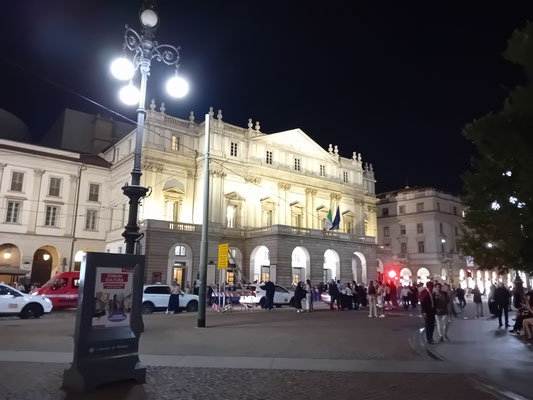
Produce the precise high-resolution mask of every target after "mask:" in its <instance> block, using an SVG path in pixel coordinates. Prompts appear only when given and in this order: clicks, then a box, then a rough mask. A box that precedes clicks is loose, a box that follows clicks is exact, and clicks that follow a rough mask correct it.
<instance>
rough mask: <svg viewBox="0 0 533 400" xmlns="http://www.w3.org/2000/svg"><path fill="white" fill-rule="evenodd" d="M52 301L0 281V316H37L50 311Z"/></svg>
mask: <svg viewBox="0 0 533 400" xmlns="http://www.w3.org/2000/svg"><path fill="white" fill-rule="evenodd" d="M52 307H53V306H52V302H51V301H50V299H48V298H46V297H43V296H34V295H30V294H25V293H22V292H20V291H18V290H17V289H14V288H12V287H11V286H8V285H5V284H3V283H0V316H4V317H7V316H18V317H20V318H22V319H28V318H39V317H41V316H42V315H44V314H47V313H49V312H50V311H52Z"/></svg>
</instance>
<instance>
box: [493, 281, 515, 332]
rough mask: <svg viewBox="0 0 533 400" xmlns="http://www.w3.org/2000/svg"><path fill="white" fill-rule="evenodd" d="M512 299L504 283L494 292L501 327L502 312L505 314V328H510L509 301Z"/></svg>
mask: <svg viewBox="0 0 533 400" xmlns="http://www.w3.org/2000/svg"><path fill="white" fill-rule="evenodd" d="M510 298H511V293H510V292H509V290H508V289H507V288H506V287H505V286H504V285H503V282H500V283H499V284H498V287H497V288H496V290H495V291H494V301H495V302H496V306H497V307H498V322H499V327H500V328H501V327H502V326H503V325H502V311H503V312H504V313H505V326H506V327H507V326H509V299H510Z"/></svg>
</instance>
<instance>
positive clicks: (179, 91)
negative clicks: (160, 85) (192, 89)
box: [167, 76, 189, 98]
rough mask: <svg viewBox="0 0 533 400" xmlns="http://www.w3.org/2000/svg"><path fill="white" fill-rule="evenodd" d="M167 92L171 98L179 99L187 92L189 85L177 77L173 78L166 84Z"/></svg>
mask: <svg viewBox="0 0 533 400" xmlns="http://www.w3.org/2000/svg"><path fill="white" fill-rule="evenodd" d="M167 92H168V94H169V95H171V96H172V97H176V98H180V97H184V96H186V95H187V93H188V92H189V84H188V83H187V81H186V80H185V79H183V78H181V77H179V76H173V77H172V78H170V79H169V80H168V82H167Z"/></svg>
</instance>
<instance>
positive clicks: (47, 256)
mask: <svg viewBox="0 0 533 400" xmlns="http://www.w3.org/2000/svg"><path fill="white" fill-rule="evenodd" d="M49 259H50V254H48V253H44V254H43V260H44V261H48V260H49Z"/></svg>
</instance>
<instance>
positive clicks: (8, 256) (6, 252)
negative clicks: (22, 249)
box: [4, 249, 11, 260]
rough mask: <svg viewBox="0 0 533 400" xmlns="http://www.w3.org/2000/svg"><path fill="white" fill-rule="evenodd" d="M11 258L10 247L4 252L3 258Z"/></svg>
mask: <svg viewBox="0 0 533 400" xmlns="http://www.w3.org/2000/svg"><path fill="white" fill-rule="evenodd" d="M10 258H11V249H8V250H6V251H5V252H4V260H9V259H10Z"/></svg>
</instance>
